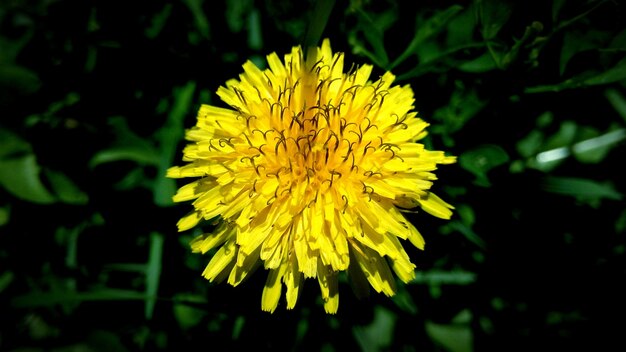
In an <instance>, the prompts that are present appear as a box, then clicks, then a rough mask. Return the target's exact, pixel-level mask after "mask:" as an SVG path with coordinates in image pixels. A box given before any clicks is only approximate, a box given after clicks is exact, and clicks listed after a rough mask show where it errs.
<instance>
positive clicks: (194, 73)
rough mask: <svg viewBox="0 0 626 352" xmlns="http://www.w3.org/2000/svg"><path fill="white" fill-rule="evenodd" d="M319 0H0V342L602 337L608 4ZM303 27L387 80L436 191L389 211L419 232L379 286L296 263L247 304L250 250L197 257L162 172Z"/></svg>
mask: <svg viewBox="0 0 626 352" xmlns="http://www.w3.org/2000/svg"><path fill="white" fill-rule="evenodd" d="M321 3H322V6H319V7H318V8H317V11H318V12H316V11H315V9H316V7H315V1H298V2H291V1H286V0H256V1H255V0H232V1H208V0H181V1H174V2H170V1H162V0H154V1H118V0H113V1H77V0H73V1H72V0H58V1H48V0H35V1H29V2H23V1H1V2H0V298H1V299H0V312H2V313H1V314H2V319H0V350H3V351H5V350H6V351H166V350H191V351H193V350H208V349H211V348H216V349H218V350H222V349H229V350H243V349H247V348H255V349H256V350H263V351H265V350H267V351H270V350H271V351H276V350H322V351H343V350H363V351H447V352H469V351H491V350H494V351H516V350H519V351H525V350H528V349H530V348H532V347H535V346H543V347H545V348H559V349H567V348H573V347H578V348H589V349H592V350H620V349H624V348H626V342H625V340H624V339H623V336H622V335H623V332H624V330H625V329H626V323H625V322H624V316H625V314H626V301H625V300H624V297H626V289H624V288H623V285H622V284H623V282H624V280H625V279H626V253H625V250H626V237H625V235H626V210H624V209H625V207H624V192H626V183H625V182H624V179H626V172H624V171H623V168H622V166H623V164H624V155H625V152H626V143H625V142H624V140H625V139H626V85H625V83H626V30H625V26H624V23H626V6H624V4H621V3H620V2H617V1H603V0H595V1H579V0H574V1H564V0H554V1H530V2H519V1H498V0H476V1H459V2H453V1H420V2H419V6H417V5H416V4H414V3H413V2H410V1H400V0H398V1H392V0H386V1H367V0H361V1H359V0H341V1H337V2H336V3H335V4H334V6H333V8H332V11H331V12H330V13H329V14H328V15H327V14H326V13H325V11H324V6H323V5H324V4H325V5H328V4H329V3H331V2H329V1H321ZM320 8H321V9H320ZM324 26H325V27H324ZM321 28H323V32H322V31H321ZM320 32H321V36H322V38H330V40H331V45H332V47H333V50H334V51H341V52H345V54H346V63H347V67H346V69H348V68H349V63H351V62H355V63H357V64H363V63H371V64H373V65H374V73H373V75H372V78H377V77H378V76H380V75H382V74H383V73H384V72H385V71H386V70H391V71H392V72H393V73H394V74H395V75H396V76H397V82H396V83H397V84H402V85H404V84H409V85H411V87H412V89H413V90H414V92H415V98H416V101H415V106H416V109H417V110H418V111H419V113H420V116H421V117H422V118H423V119H424V120H426V121H427V122H429V123H430V127H429V136H428V137H427V138H426V139H425V144H426V145H427V146H428V147H429V148H432V149H437V150H446V151H447V152H449V153H450V155H456V156H459V159H458V162H457V163H456V164H453V165H449V166H443V167H441V168H440V169H439V170H438V171H437V175H438V177H439V180H438V181H437V182H436V183H435V186H434V191H435V192H436V193H437V194H438V195H440V196H442V198H444V199H445V200H447V201H449V202H450V203H451V204H453V205H455V207H456V210H455V215H454V216H453V218H452V219H451V220H450V221H444V220H440V219H437V218H433V217H431V216H429V215H427V214H425V213H424V212H422V211H419V212H417V213H415V214H413V213H411V214H407V217H408V218H409V219H410V220H411V221H412V222H413V223H414V224H415V225H416V226H417V228H418V229H419V230H420V232H421V233H422V234H423V235H424V237H425V240H426V250H425V251H418V250H417V249H414V248H408V247H409V246H408V245H407V246H406V247H407V248H408V252H409V255H410V257H411V259H412V260H413V262H414V263H415V264H417V266H418V273H417V277H416V279H415V280H414V282H411V283H410V284H407V285H402V284H399V285H398V293H397V295H396V296H395V297H393V298H387V297H384V296H382V295H377V294H375V293H373V294H372V295H371V296H370V297H368V298H364V299H357V298H356V297H355V295H354V294H353V293H352V290H351V288H350V285H349V284H348V282H347V280H345V278H342V280H341V281H340V287H339V291H340V296H341V303H340V307H339V312H338V313H337V314H336V315H326V314H325V313H324V310H323V308H322V301H321V298H320V297H319V288H318V287H317V286H318V284H317V282H315V281H314V280H307V281H306V283H305V285H304V289H303V293H302V296H301V297H300V298H299V300H298V305H297V306H296V308H295V309H294V310H292V311H287V310H286V309H285V305H284V302H281V303H280V305H279V307H278V309H277V310H276V312H275V313H274V314H268V313H264V312H261V310H260V301H261V296H260V292H261V290H262V287H263V284H264V281H265V278H266V274H265V272H264V271H263V270H259V271H257V272H256V273H255V274H254V275H252V276H251V277H250V279H248V280H247V281H246V282H245V283H243V284H242V285H240V286H239V287H236V288H233V287H230V286H228V285H226V284H212V283H209V282H208V281H206V280H205V279H203V278H202V276H201V273H202V270H203V268H204V266H205V265H206V263H207V262H208V260H209V258H210V256H209V255H207V256H201V255H198V254H192V253H191V252H190V249H189V245H188V244H189V241H190V240H191V239H192V238H193V237H194V236H195V235H198V234H199V233H200V232H199V231H200V230H198V231H196V232H194V231H188V232H184V233H178V232H177V231H176V222H177V221H178V219H179V218H180V217H181V216H183V215H185V214H186V213H187V212H188V211H189V209H190V208H189V204H179V205H176V206H174V204H173V203H172V201H171V197H172V195H173V194H174V192H175V190H176V188H177V187H179V186H180V185H182V184H183V182H177V181H175V180H172V179H167V178H165V177H164V175H165V171H166V169H167V168H168V167H170V166H172V165H180V164H181V160H180V158H181V155H182V153H181V150H182V148H183V145H184V141H183V135H184V130H185V129H186V128H189V127H191V126H193V125H194V123H195V117H196V116H195V115H196V113H197V110H198V108H199V106H200V104H213V105H217V106H224V104H223V103H221V102H220V101H219V98H218V97H217V96H216V95H215V91H216V90H217V88H218V87H219V86H220V85H223V84H224V82H225V81H226V80H228V79H230V78H236V77H238V75H239V74H240V73H241V72H242V68H241V65H242V64H243V63H244V62H245V61H246V60H251V61H253V62H254V63H255V64H257V65H258V66H259V67H262V68H264V67H265V55H267V54H269V53H271V52H277V53H278V54H279V55H280V56H282V55H283V54H284V53H287V52H289V51H290V49H291V47H292V46H295V45H299V44H301V43H304V42H308V41H311V40H314V41H317V40H318V39H319V38H316V36H319V35H320V34H319V33H320ZM307 33H309V36H308V37H307V35H306V34H307ZM311 33H313V34H311ZM311 38H313V39H311ZM206 228H207V229H209V228H210V226H206Z"/></svg>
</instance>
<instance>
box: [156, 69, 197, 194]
mask: <svg viewBox="0 0 626 352" xmlns="http://www.w3.org/2000/svg"><path fill="white" fill-rule="evenodd" d="M195 90H196V82H194V81H189V82H187V84H186V85H184V86H182V87H177V88H175V89H174V104H173V106H172V110H171V111H170V113H169V115H168V118H167V121H166V122H165V125H164V126H163V127H162V128H161V129H159V130H158V131H157V132H156V134H155V138H156V139H157V140H159V141H160V143H159V147H160V159H159V169H158V173H157V178H156V180H155V182H154V189H153V199H154V203H155V204H157V205H159V206H167V205H172V204H173V202H172V196H173V195H174V193H176V182H175V181H174V180H173V179H170V178H166V177H165V174H166V173H167V169H168V168H170V167H171V166H172V165H173V163H174V156H175V155H176V151H177V147H178V143H179V142H180V141H181V139H182V138H183V135H184V121H185V116H187V114H188V113H189V111H190V110H191V106H192V105H193V104H192V101H193V97H194V92H195Z"/></svg>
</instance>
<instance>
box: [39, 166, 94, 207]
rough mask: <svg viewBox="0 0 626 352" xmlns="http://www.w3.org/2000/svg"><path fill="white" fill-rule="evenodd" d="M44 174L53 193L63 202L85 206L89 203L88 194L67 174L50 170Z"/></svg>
mask: <svg viewBox="0 0 626 352" xmlns="http://www.w3.org/2000/svg"><path fill="white" fill-rule="evenodd" d="M44 174H45V175H46V178H47V179H48V181H49V182H50V186H52V191H53V192H54V194H56V195H57V197H58V199H59V200H60V201H61V202H63V203H68V204H76V205H84V204H87V202H88V201H89V196H88V195H87V193H85V192H83V191H81V190H80V189H79V188H78V186H76V184H75V183H74V181H72V180H71V179H70V178H69V177H67V176H66V175H65V174H63V173H61V172H59V171H54V170H50V169H45V170H44Z"/></svg>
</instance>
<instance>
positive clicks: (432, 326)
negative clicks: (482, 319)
mask: <svg viewBox="0 0 626 352" xmlns="http://www.w3.org/2000/svg"><path fill="white" fill-rule="evenodd" d="M465 312H467V313H469V311H467V310H465V311H462V312H461V313H459V315H458V316H457V317H455V318H454V319H453V323H452V324H436V323H433V322H431V321H427V322H426V326H425V327H426V332H427V333H428V336H430V338H431V339H433V341H434V342H436V343H437V344H438V345H440V346H441V347H443V348H445V350H446V351H448V352H471V351H473V334H472V329H471V326H470V324H469V322H462V323H456V322H454V321H455V320H458V319H459V318H458V317H459V316H460V315H463V314H465V315H467V313H465ZM469 318H470V319H471V313H470V314H469ZM461 320H466V319H461Z"/></svg>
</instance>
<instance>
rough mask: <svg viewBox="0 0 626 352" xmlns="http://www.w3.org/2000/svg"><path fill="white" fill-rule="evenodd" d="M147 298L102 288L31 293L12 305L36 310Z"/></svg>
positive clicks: (15, 300) (142, 295) (134, 293)
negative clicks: (82, 290) (81, 303)
mask: <svg viewBox="0 0 626 352" xmlns="http://www.w3.org/2000/svg"><path fill="white" fill-rule="evenodd" d="M145 298H146V295H145V293H143V292H138V291H132V290H120V289H110V288H102V289H94V290H92V291H86V292H74V291H53V292H30V293H27V294H24V295H21V296H17V297H15V298H13V299H12V300H11V305H12V306H14V307H15V308H34V307H50V306H54V305H58V304H63V303H72V302H82V301H120V300H121V301H134V300H144V299H145Z"/></svg>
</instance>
